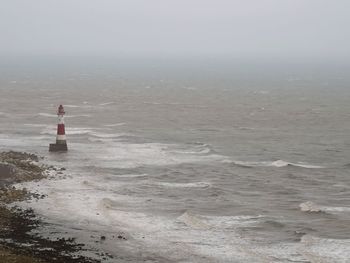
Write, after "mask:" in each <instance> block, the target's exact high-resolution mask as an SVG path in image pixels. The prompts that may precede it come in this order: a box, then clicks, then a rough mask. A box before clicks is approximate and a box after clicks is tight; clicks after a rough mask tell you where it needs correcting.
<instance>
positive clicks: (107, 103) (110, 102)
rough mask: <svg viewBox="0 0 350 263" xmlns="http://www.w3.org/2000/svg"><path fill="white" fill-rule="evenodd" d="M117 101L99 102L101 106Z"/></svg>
mask: <svg viewBox="0 0 350 263" xmlns="http://www.w3.org/2000/svg"><path fill="white" fill-rule="evenodd" d="M114 103H115V102H114V101H110V102H104V103H101V104H99V105H100V106H107V105H111V104H114Z"/></svg>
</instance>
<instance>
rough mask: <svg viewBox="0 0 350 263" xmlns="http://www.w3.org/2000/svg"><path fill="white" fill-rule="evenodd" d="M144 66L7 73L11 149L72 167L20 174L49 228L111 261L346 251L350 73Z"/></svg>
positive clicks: (3, 143) (245, 258)
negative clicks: (62, 145)
mask: <svg viewBox="0 0 350 263" xmlns="http://www.w3.org/2000/svg"><path fill="white" fill-rule="evenodd" d="M39 68H40V67H39ZM138 70H140V69H135V72H133V71H132V70H130V72H128V73H127V74H126V73H125V74H124V75H123V74H121V73H120V72H118V71H117V70H115V71H113V70H108V71H106V72H105V71H103V70H100V71H98V70H97V71H93V70H91V69H89V70H86V71H84V70H81V69H80V70H76V71H73V70H71V71H69V70H67V72H64V71H63V72H59V73H57V72H56V74H53V73H50V71H48V72H47V71H45V72H41V74H34V73H35V72H36V71H28V72H26V71H23V72H20V73H18V74H17V73H16V72H8V73H7V74H4V75H3V76H2V77H1V83H0V92H1V97H0V123H1V129H0V148H1V150H7V149H12V150H21V151H29V152H34V153H37V154H39V155H41V156H44V160H43V161H44V162H46V163H48V164H53V165H56V166H58V167H65V168H66V169H67V170H66V171H64V172H63V174H61V175H59V176H56V177H53V178H49V179H45V180H42V181H40V182H30V183H25V184H22V185H18V186H17V187H26V188H29V189H31V190H32V191H36V192H39V193H41V194H45V195H46V198H44V199H41V200H33V201H29V202H23V203H19V204H17V205H20V206H22V207H23V208H27V207H31V208H33V209H34V211H35V212H36V213H37V214H38V215H39V216H41V217H42V218H43V220H44V222H47V223H49V224H47V225H45V226H44V227H43V228H42V229H41V230H40V234H42V235H44V236H48V237H56V236H57V235H58V236H59V235H68V236H72V235H73V236H75V237H76V238H77V240H78V241H80V242H84V243H86V244H87V246H88V247H89V248H91V249H92V251H103V252H107V253H108V254H110V255H112V256H113V258H106V259H105V260H104V261H105V262H130V261H131V262H140V261H145V260H146V261H147V262H313V263H314V262H327V263H330V262H350V249H349V248H350V175H349V173H350V160H349V156H350V147H349V146H350V143H349V141H350V140H349V139H350V135H349V134H350V125H349V123H350V107H349V105H350V90H349V83H350V82H349V81H348V80H346V79H343V78H341V77H339V76H336V77H335V76H324V75H322V74H319V75H307V74H304V75H303V74H301V75H298V74H297V73H293V72H292V73H288V72H287V73H288V74H287V73H286V74H280V75H276V76H273V74H271V76H270V75H268V76H265V77H261V79H259V78H258V77H256V75H254V74H253V73H251V75H249V74H243V73H240V74H241V75H242V76H243V77H242V76H241V75H240V76H239V77H235V76H233V77H232V76H231V75H230V74H228V73H229V72H230V70H229V69H227V72H226V73H225V74H226V75H225V74H223V75H220V74H219V73H218V71H214V72H212V71H210V74H204V73H205V72H204V73H203V74H200V73H201V72H200V71H195V73H196V74H194V75H195V76H190V75H186V74H185V73H184V75H186V76H185V77H179V76H181V70H179V69H178V68H177V70H178V75H167V74H164V75H162V73H161V72H160V73H159V72H158V73H157V74H154V75H152V70H149V71H148V72H146V73H144V72H143V73H142V74H141V73H140V71H138ZM33 72H34V73H33ZM96 72H98V73H96ZM101 72H102V73H101ZM231 73H232V75H235V74H234V73H235V70H234V69H232V72H231ZM227 74H228V76H230V77H227ZM237 74H238V73H237ZM276 79H277V80H276ZM60 103H62V104H64V106H65V110H66V112H67V114H66V133H67V139H68V147H69V152H68V153H66V154H56V153H49V152H48V144H49V143H52V142H54V140H55V133H56V121H57V116H56V115H55V112H56V109H57V105H58V104H60ZM102 235H103V236H105V237H106V239H105V240H101V239H100V237H101V236H102ZM118 236H123V237H125V238H126V240H125V239H122V238H118ZM92 254H93V253H92Z"/></svg>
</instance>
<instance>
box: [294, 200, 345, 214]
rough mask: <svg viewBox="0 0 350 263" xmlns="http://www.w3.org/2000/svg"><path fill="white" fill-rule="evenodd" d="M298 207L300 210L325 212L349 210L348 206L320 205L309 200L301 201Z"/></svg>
mask: <svg viewBox="0 0 350 263" xmlns="http://www.w3.org/2000/svg"><path fill="white" fill-rule="evenodd" d="M299 207H300V210H301V211H302V212H325V213H342V212H347V213H348V212H350V207H330V206H320V205H317V204H315V203H314V202H311V201H307V202H305V203H301V204H300V205H299Z"/></svg>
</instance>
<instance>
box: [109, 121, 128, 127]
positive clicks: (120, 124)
mask: <svg viewBox="0 0 350 263" xmlns="http://www.w3.org/2000/svg"><path fill="white" fill-rule="evenodd" d="M125 124H126V123H125V122H120V123H114V124H106V125H105V126H106V127H116V126H124V125H125Z"/></svg>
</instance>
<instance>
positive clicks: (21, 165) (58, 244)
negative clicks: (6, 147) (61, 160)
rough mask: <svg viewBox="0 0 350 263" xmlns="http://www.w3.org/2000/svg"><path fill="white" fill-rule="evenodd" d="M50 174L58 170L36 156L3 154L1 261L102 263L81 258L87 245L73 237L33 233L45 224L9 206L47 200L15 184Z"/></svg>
mask: <svg viewBox="0 0 350 263" xmlns="http://www.w3.org/2000/svg"><path fill="white" fill-rule="evenodd" d="M47 171H57V169H56V168H55V167H53V166H45V165H43V164H41V163H40V158H39V157H38V156H37V155H35V154H30V153H24V152H13V151H9V152H0V258H1V260H2V261H1V262H4V263H12V262H21V263H49V262H58V263H72V262H75V263H82V262H87V263H98V262H100V261H99V260H96V259H91V258H88V257H85V256H83V255H81V252H84V251H87V249H85V248H84V244H78V243H76V242H75V239H74V238H57V239H56V240H51V239H47V238H44V237H41V236H40V235H38V234H31V233H32V232H33V230H35V229H37V228H39V227H40V226H41V225H43V223H42V222H41V221H40V219H38V218H37V216H36V215H35V214H34V212H33V211H32V210H31V209H27V210H23V209H20V208H18V207H9V205H11V204H12V203H13V202H16V201H24V200H29V199H32V198H36V199H40V198H45V196H44V195H38V194H33V193H30V192H28V191H27V190H26V189H16V188H15V187H14V186H13V184H16V183H21V182H26V181H33V180H34V181H35V180H40V179H43V178H45V177H46V172H47Z"/></svg>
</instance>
